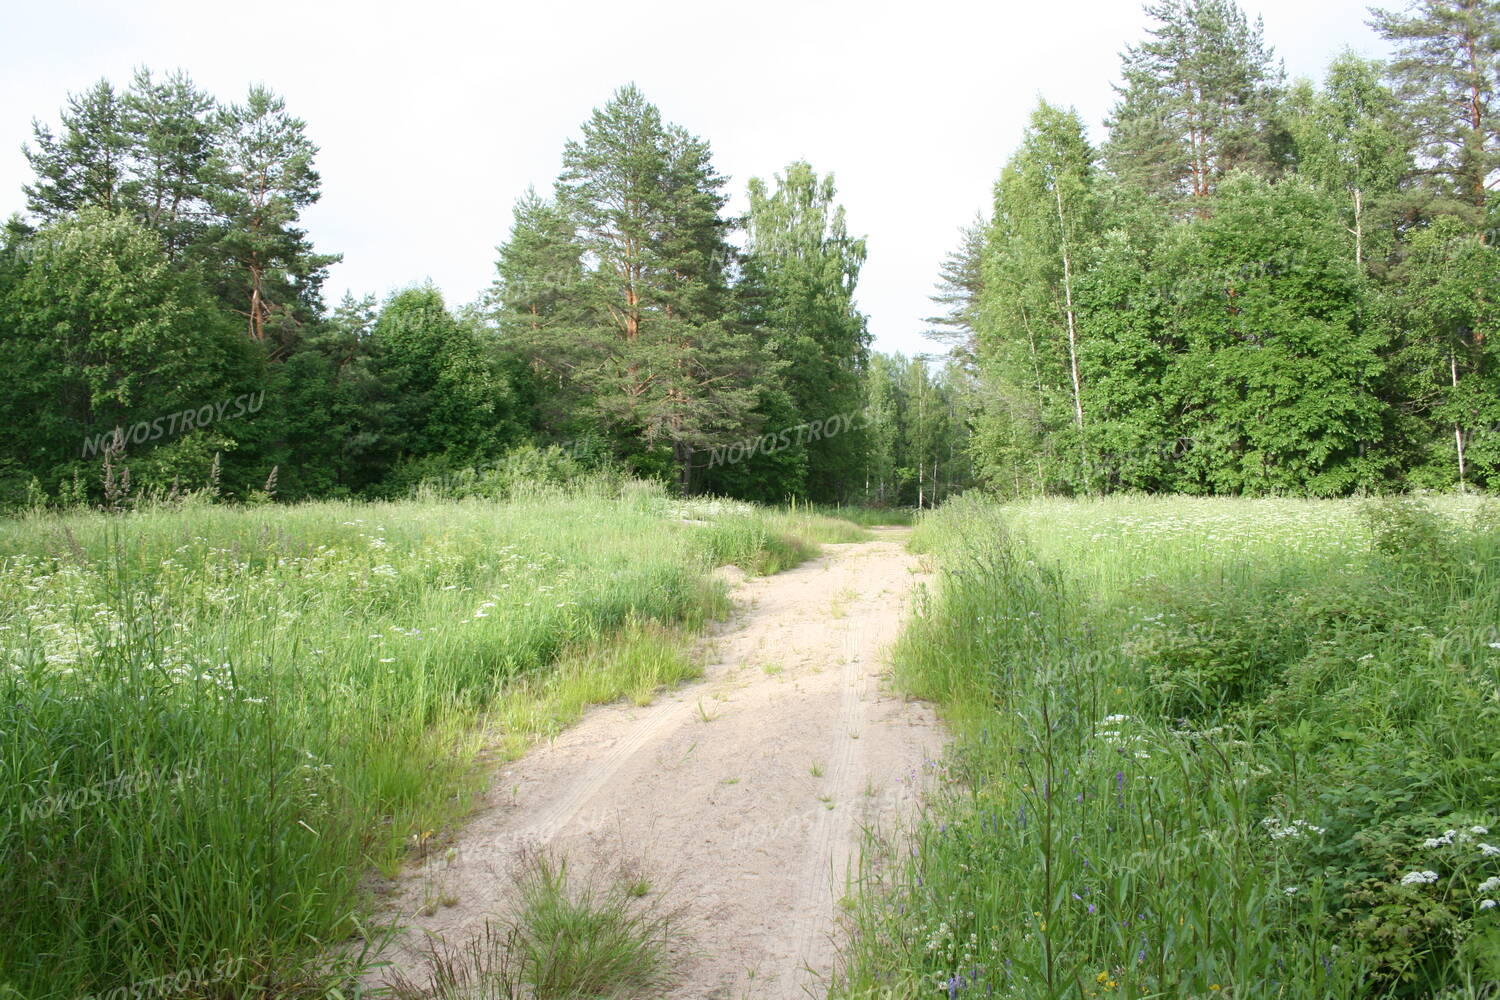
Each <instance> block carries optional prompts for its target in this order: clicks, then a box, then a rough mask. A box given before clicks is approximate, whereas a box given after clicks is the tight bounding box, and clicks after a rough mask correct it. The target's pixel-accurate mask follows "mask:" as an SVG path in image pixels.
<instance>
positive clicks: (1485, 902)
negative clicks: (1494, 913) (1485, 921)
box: [1479, 899, 1495, 910]
mask: <svg viewBox="0 0 1500 1000" xmlns="http://www.w3.org/2000/svg"><path fill="white" fill-rule="evenodd" d="M1479 908H1480V909H1481V910H1493V909H1494V908H1495V901H1494V900H1493V899H1481V900H1480V901H1479Z"/></svg>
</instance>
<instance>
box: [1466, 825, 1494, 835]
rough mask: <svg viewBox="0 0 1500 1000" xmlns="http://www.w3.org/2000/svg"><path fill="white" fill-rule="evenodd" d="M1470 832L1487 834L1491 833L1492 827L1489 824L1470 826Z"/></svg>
mask: <svg viewBox="0 0 1500 1000" xmlns="http://www.w3.org/2000/svg"><path fill="white" fill-rule="evenodd" d="M1469 832H1470V833H1478V834H1485V833H1489V832H1490V828H1489V827H1487V826H1471V827H1469Z"/></svg>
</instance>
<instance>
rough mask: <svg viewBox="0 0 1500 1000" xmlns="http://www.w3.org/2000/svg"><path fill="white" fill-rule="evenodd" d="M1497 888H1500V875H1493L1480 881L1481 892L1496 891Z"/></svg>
mask: <svg viewBox="0 0 1500 1000" xmlns="http://www.w3.org/2000/svg"><path fill="white" fill-rule="evenodd" d="M1496 889H1500V875H1491V876H1490V877H1489V878H1487V879H1485V880H1484V881H1483V882H1481V883H1479V891H1480V892H1494V891H1495V890H1496Z"/></svg>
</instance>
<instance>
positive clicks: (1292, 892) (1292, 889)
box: [1281, 885, 1300, 896]
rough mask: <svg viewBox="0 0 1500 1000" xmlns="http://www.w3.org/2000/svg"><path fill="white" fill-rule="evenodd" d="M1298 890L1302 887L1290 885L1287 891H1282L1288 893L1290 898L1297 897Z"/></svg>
mask: <svg viewBox="0 0 1500 1000" xmlns="http://www.w3.org/2000/svg"><path fill="white" fill-rule="evenodd" d="M1298 888H1300V887H1299V886H1295V885H1289V886H1287V887H1286V888H1285V889H1283V890H1281V891H1282V892H1284V893H1286V894H1287V895H1288V896H1295V895H1297V890H1298Z"/></svg>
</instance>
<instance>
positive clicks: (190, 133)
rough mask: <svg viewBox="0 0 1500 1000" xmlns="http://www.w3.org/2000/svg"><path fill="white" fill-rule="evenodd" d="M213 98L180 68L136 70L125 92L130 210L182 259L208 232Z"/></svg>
mask: <svg viewBox="0 0 1500 1000" xmlns="http://www.w3.org/2000/svg"><path fill="white" fill-rule="evenodd" d="M215 109H216V103H215V101H214V99H213V98H212V97H211V96H209V95H208V94H206V93H204V92H203V91H201V90H199V89H198V88H197V87H196V86H195V85H194V84H193V82H192V80H190V79H189V78H188V76H187V74H185V73H183V72H181V71H178V72H176V73H173V74H170V75H169V76H167V77H166V78H165V79H163V80H161V81H157V80H155V79H153V78H152V75H151V72H150V71H149V70H146V69H141V70H137V71H136V74H135V77H134V79H133V80H132V81H131V85H130V89H129V90H128V91H126V93H125V99H124V110H123V114H122V118H121V124H122V128H123V130H124V133H125V135H126V137H127V140H128V141H129V144H130V160H131V162H130V168H131V169H130V179H129V180H128V181H126V182H125V183H124V184H123V185H122V190H121V195H122V200H123V201H124V203H125V205H126V206H127V208H128V209H129V210H130V211H131V212H132V213H133V214H134V215H135V216H136V218H138V219H140V220H141V221H142V222H143V223H145V224H146V225H147V226H150V227H151V228H152V229H154V230H156V232H157V233H158V234H159V235H160V236H161V238H162V244H163V246H164V247H165V248H166V251H167V255H168V256H169V257H172V258H174V259H175V258H177V257H178V256H179V255H180V254H181V253H182V252H183V251H184V250H186V249H187V247H188V246H190V245H191V244H193V243H194V242H196V241H197V240H199V239H200V238H201V237H202V235H203V232H204V228H205V226H204V220H203V216H204V215H205V206H204V205H203V203H202V199H203V195H204V183H203V182H204V171H205V168H206V167H207V166H208V161H209V159H210V157H212V156H213V153H214V147H215V142H216V140H217V133H216V130H215V127H214V112H215Z"/></svg>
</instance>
